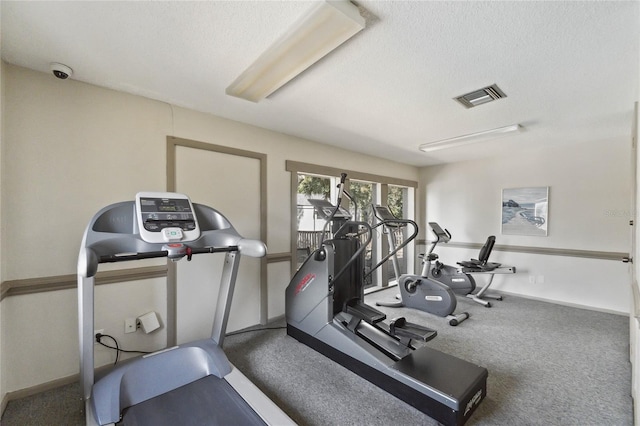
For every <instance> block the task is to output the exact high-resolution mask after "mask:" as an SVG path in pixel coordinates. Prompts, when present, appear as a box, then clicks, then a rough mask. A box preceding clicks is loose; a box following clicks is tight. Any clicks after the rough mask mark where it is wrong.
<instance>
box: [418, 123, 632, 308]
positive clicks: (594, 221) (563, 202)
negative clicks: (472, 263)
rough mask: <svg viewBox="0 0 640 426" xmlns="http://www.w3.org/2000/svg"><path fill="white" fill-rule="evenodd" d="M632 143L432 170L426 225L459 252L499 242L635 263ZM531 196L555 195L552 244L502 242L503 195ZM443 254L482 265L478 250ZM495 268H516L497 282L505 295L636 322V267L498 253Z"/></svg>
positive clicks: (547, 240)
mask: <svg viewBox="0 0 640 426" xmlns="http://www.w3.org/2000/svg"><path fill="white" fill-rule="evenodd" d="M629 120H630V122H629V129H631V116H629ZM630 133H631V132H630ZM630 133H629V136H628V137H622V138H618V139H612V140H608V141H603V142H600V143H585V144H580V145H577V146H576V145H574V146H568V147H565V148H556V149H553V150H550V149H546V150H536V149H532V150H529V151H527V152H522V153H519V154H516V155H510V156H508V157H495V158H491V159H484V160H477V161H470V162H462V163H456V164H448V165H440V166H433V167H427V168H424V169H423V170H422V171H421V178H420V184H421V189H422V191H424V193H425V200H426V219H427V221H435V222H439V224H440V225H441V226H442V227H446V228H448V229H449V231H451V233H452V234H453V239H452V241H455V242H474V243H483V242H484V241H485V240H486V238H487V236H489V235H495V236H496V244H502V245H511V246H530V247H544V248H557V249H570V250H590V251H603V252H626V253H628V252H629V250H630V229H629V225H628V223H629V219H630V218H631V162H630V159H629V156H630V150H631V148H630V147H631V138H630ZM529 186H548V187H549V188H550V189H549V221H548V226H549V230H548V236H546V237H533V236H517V235H501V196H502V189H503V188H518V187H529ZM424 225H425V226H426V221H425V222H424ZM429 232H431V231H429ZM430 237H431V235H429V238H430ZM438 247H439V254H440V255H441V257H444V260H445V262H446V263H449V264H450V263H454V264H455V262H456V261H459V260H463V259H466V258H471V257H477V255H478V251H477V250H471V251H470V250H464V249H454V248H447V247H446V245H440V246H438ZM491 258H492V260H493V261H495V262H501V263H505V264H511V265H515V266H516V268H517V274H515V275H505V276H497V277H496V279H495V281H494V282H495V284H494V285H493V286H494V287H495V288H496V289H500V290H504V291H509V292H513V293H517V294H521V295H525V296H529V297H535V298H540V299H545V300H552V301H556V302H561V303H566V304H570V305H577V306H585V307H590V308H596V309H602V310H607V311H613V312H620V313H628V312H629V309H630V297H631V293H630V286H629V266H628V265H627V264H624V263H622V262H621V261H612V260H596V259H584V258H575V257H564V256H547V255H532V254H522V253H512V252H504V251H494V252H493V254H492V256H491ZM532 277H533V278H532ZM484 279H485V277H480V278H479V280H484ZM532 280H533V281H535V282H532ZM482 282H484V281H482Z"/></svg>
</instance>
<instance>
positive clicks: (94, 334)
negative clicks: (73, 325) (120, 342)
mask: <svg viewBox="0 0 640 426" xmlns="http://www.w3.org/2000/svg"><path fill="white" fill-rule="evenodd" d="M98 333H100V334H104V328H101V329H100V330H94V332H93V343H95V344H98V342H96V334H98Z"/></svg>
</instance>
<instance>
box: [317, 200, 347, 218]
mask: <svg viewBox="0 0 640 426" xmlns="http://www.w3.org/2000/svg"><path fill="white" fill-rule="evenodd" d="M307 201H309V204H311V205H312V206H313V207H314V208H315V210H316V213H318V216H320V218H321V219H324V220H327V219H329V218H330V217H331V213H332V212H333V211H334V210H335V209H336V206H334V205H333V204H331V203H330V202H328V201H327V200H320V199H314V198H309V199H308V200H307ZM333 218H334V219H346V220H349V219H351V213H349V211H348V210H347V209H345V208H344V207H342V206H340V207H339V208H338V211H337V212H336V214H335V215H334V216H333Z"/></svg>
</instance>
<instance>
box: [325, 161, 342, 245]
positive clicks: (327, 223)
mask: <svg viewBox="0 0 640 426" xmlns="http://www.w3.org/2000/svg"><path fill="white" fill-rule="evenodd" d="M346 180H347V174H346V173H340V183H339V184H338V197H337V198H336V206H335V208H334V209H333V211H332V212H331V215H329V217H328V218H327V220H326V221H325V222H324V226H323V227H322V235H321V237H320V244H322V243H323V242H324V241H325V240H324V236H325V235H326V234H327V226H329V223H331V221H332V220H333V217H334V216H335V215H336V213H338V210H340V204H341V203H342V194H343V193H344V182H345V181H346Z"/></svg>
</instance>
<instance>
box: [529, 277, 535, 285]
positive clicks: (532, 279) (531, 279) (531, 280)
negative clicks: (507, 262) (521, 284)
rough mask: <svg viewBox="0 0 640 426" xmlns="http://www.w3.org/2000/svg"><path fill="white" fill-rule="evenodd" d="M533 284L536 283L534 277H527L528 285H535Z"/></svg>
mask: <svg viewBox="0 0 640 426" xmlns="http://www.w3.org/2000/svg"><path fill="white" fill-rule="evenodd" d="M535 283H536V276H535V275H529V284H535Z"/></svg>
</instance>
